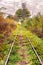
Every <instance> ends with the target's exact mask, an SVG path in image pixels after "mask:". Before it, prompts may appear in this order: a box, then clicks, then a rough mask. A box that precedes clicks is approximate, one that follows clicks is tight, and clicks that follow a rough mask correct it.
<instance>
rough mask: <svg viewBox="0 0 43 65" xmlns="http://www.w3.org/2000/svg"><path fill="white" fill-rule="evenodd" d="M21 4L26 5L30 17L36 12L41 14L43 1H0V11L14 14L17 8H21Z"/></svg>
mask: <svg viewBox="0 0 43 65" xmlns="http://www.w3.org/2000/svg"><path fill="white" fill-rule="evenodd" d="M22 2H26V3H27V8H28V9H29V10H30V12H31V14H32V15H35V14H36V13H38V12H41V13H43V0H0V8H1V7H2V9H1V11H2V12H6V13H9V14H14V12H15V11H16V10H17V9H18V8H21V3H22ZM3 7H5V8H6V9H4V8H3Z"/></svg>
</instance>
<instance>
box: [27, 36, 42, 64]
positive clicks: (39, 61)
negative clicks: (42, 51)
mask: <svg viewBox="0 0 43 65" xmlns="http://www.w3.org/2000/svg"><path fill="white" fill-rule="evenodd" d="M26 37H27V36H26ZM27 39H28V41H29V42H30V45H31V47H32V49H33V51H34V53H35V54H36V56H37V58H38V60H39V62H40V64H41V65H43V62H42V60H41V58H40V57H39V55H38V53H37V51H36V49H35V48H34V46H33V44H32V42H31V40H30V38H29V37H27Z"/></svg>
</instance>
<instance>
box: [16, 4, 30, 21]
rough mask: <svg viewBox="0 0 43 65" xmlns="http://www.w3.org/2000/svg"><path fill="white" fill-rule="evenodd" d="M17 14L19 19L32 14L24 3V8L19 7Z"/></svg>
mask: <svg viewBox="0 0 43 65" xmlns="http://www.w3.org/2000/svg"><path fill="white" fill-rule="evenodd" d="M15 15H16V16H17V17H18V20H19V19H20V20H21V21H23V20H24V19H25V18H27V17H29V16H30V11H29V10H28V9H27V8H26V5H25V4H24V3H22V9H18V10H17V11H16V14H15Z"/></svg>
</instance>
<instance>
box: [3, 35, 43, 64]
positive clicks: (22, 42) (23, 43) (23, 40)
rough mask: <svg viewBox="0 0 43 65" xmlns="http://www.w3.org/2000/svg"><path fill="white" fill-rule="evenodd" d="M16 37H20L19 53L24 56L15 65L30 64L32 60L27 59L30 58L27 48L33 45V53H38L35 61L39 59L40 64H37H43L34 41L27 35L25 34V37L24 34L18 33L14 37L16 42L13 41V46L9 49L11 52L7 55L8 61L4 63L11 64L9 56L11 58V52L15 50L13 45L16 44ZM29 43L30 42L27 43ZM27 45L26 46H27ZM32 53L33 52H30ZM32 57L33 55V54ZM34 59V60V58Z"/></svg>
mask: <svg viewBox="0 0 43 65" xmlns="http://www.w3.org/2000/svg"><path fill="white" fill-rule="evenodd" d="M16 38H18V41H19V42H17V43H18V44H19V45H20V47H21V48H20V49H19V51H18V53H19V55H20V57H21V58H22V60H20V61H18V62H17V63H16V64H15V65H28V64H29V63H30V62H31V61H29V60H28V61H27V60H26V58H27V59H28V56H29V54H28V53H27V52H28V51H29V50H28V49H27V48H29V47H31V49H30V48H29V49H30V50H31V51H32V52H33V54H35V55H36V58H35V59H34V58H33V59H34V60H35V61H38V63H39V64H37V65H43V62H42V61H41V59H40V57H39V55H38V53H37V51H36V50H35V48H34V46H33V45H32V43H31V40H30V39H29V38H28V37H27V36H25V38H24V36H23V35H16V36H15V38H14V42H13V43H12V45H11V48H10V51H9V53H8V56H7V58H6V61H5V64H4V65H9V64H8V63H9V61H10V60H9V58H10V56H11V52H12V51H13V50H12V49H13V46H14V44H15V42H16ZM27 43H28V44H27ZM25 47H26V48H25ZM30 55H31V54H30ZM31 57H32V56H31ZM32 61H33V60H32Z"/></svg>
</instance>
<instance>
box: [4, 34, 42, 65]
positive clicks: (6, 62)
mask: <svg viewBox="0 0 43 65" xmlns="http://www.w3.org/2000/svg"><path fill="white" fill-rule="evenodd" d="M17 36H19V35H16V36H15V38H14V41H13V43H12V45H11V48H10V51H9V53H8V56H7V59H6V61H5V64H4V65H7V64H8V60H9V57H10V55H11V52H12V48H13V46H14V43H15V40H16V37H17ZM26 38H27V40H28V41H29V43H30V45H31V47H32V49H33V51H34V53H35V55H36V56H37V58H38V60H39V62H40V65H43V62H42V60H41V58H40V57H39V55H38V53H37V51H36V49H35V48H34V46H33V44H32V42H31V40H30V38H29V37H27V36H26Z"/></svg>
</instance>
